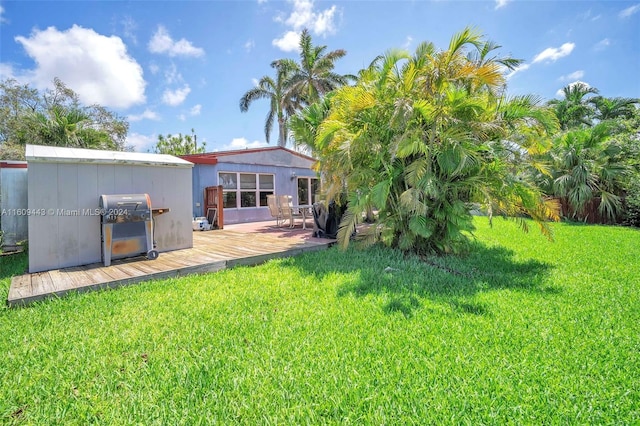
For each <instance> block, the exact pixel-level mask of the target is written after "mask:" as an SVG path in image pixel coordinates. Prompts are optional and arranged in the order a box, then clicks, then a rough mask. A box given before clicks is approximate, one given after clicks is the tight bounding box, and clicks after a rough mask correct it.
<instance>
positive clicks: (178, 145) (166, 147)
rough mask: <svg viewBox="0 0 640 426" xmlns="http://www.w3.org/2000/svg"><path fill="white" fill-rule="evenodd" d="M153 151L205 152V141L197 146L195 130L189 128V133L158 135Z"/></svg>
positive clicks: (184, 153) (158, 152) (182, 153)
mask: <svg viewBox="0 0 640 426" xmlns="http://www.w3.org/2000/svg"><path fill="white" fill-rule="evenodd" d="M153 151H154V152H155V153H157V154H170V155H187V154H202V153H203V152H206V143H204V142H203V143H202V145H201V146H198V136H197V135H196V133H195V130H193V129H191V134H190V135H183V134H182V133H178V134H177V135H171V134H168V135H166V136H165V135H158V142H156V146H155V147H154V149H153Z"/></svg>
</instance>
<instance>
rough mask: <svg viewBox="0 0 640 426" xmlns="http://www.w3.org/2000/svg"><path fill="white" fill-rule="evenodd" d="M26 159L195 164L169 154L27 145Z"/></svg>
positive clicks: (43, 161) (162, 164) (30, 160)
mask: <svg viewBox="0 0 640 426" xmlns="http://www.w3.org/2000/svg"><path fill="white" fill-rule="evenodd" d="M25 157H26V159H27V162H36V163H51V162H55V163H101V164H135V165H148V166H171V167H193V164H192V163H190V162H189V161H186V160H183V159H182V158H178V157H174V156H173V155H167V154H151V153H143V152H127V151H102V150H97V149H83V148H66V147H59V146H42V145H27V146H26V149H25Z"/></svg>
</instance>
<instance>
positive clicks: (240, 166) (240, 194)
mask: <svg viewBox="0 0 640 426" xmlns="http://www.w3.org/2000/svg"><path fill="white" fill-rule="evenodd" d="M181 158H182V159H184V160H187V161H189V162H191V163H193V164H194V167H193V187H192V191H193V216H194V217H199V216H200V217H202V216H203V217H206V216H207V209H206V206H205V201H206V200H205V189H206V188H211V187H221V190H222V194H221V200H222V205H223V210H224V211H223V215H224V223H227V224H233V223H244V222H255V221H262V220H269V219H270V218H271V215H270V213H269V208H268V207H267V195H269V194H276V195H291V196H292V201H293V204H296V205H306V204H313V203H314V202H316V196H317V194H318V192H319V189H320V183H319V182H320V181H319V179H318V175H317V173H316V172H315V171H314V170H313V166H314V164H315V163H316V160H315V159H314V158H312V157H309V156H307V155H304V154H301V153H299V152H296V151H292V150H290V149H287V148H283V147H265V148H255V149H243V150H235V151H221V152H211V153H205V154H191V155H183V156H181Z"/></svg>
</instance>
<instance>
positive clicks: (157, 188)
mask: <svg viewBox="0 0 640 426" xmlns="http://www.w3.org/2000/svg"><path fill="white" fill-rule="evenodd" d="M25 154H26V159H27V164H28V168H27V175H28V184H27V192H28V193H27V198H28V210H29V211H30V212H31V213H32V214H31V215H29V216H28V235H29V272H39V271H47V270H51V269H59V268H64V267H72V266H80V265H87V264H91V263H98V262H101V261H102V237H101V232H102V230H101V216H100V214H96V212H97V211H98V210H99V209H98V208H99V202H100V198H101V196H102V195H116V194H148V195H149V196H150V197H149V198H150V200H151V207H152V208H161V209H163V212H164V214H162V215H160V216H158V217H155V218H154V219H153V222H154V226H153V240H154V241H155V243H156V250H157V251H159V252H163V251H169V250H177V249H183V248H190V247H193V231H192V227H191V226H192V225H191V222H192V216H191V213H192V212H191V205H192V199H191V190H190V189H191V184H192V177H191V172H192V167H193V164H191V163H189V162H188V161H185V160H183V159H180V158H177V157H174V156H171V155H161V154H149V153H137V152H122V151H100V150H93V149H79V148H63V147H56V146H37V145H27V146H26V151H25Z"/></svg>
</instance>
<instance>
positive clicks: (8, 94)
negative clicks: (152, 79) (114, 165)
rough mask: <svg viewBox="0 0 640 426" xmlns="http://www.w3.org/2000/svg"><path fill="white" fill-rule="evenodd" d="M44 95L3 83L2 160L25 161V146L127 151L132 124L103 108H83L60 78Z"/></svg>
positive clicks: (0, 87) (0, 94)
mask: <svg viewBox="0 0 640 426" xmlns="http://www.w3.org/2000/svg"><path fill="white" fill-rule="evenodd" d="M53 83H54V85H53V88H52V89H47V90H45V91H44V92H42V93H40V92H38V91H37V90H36V89H34V88H31V87H29V86H28V85H20V84H18V83H17V82H16V81H15V80H11V79H9V80H4V81H2V82H0V158H5V159H22V158H24V145H26V144H28V143H29V144H36V145H54V146H70V147H79V148H93V149H108V150H123V149H125V138H126V135H127V131H128V130H129V124H128V123H127V122H126V121H125V120H124V119H123V118H122V117H119V116H118V115H117V114H115V113H114V112H111V111H109V110H107V109H106V108H104V107H102V106H100V105H89V106H85V105H82V104H81V103H80V101H79V99H78V95H77V94H76V93H75V92H74V91H73V90H71V89H70V88H68V87H67V86H66V85H65V84H64V83H63V82H62V81H61V80H60V79H57V78H56V79H54V82H53Z"/></svg>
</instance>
